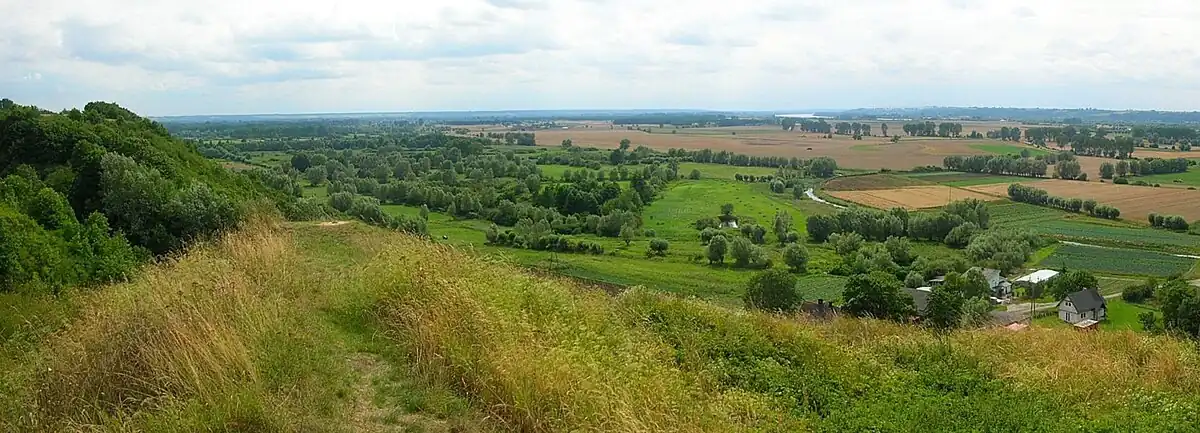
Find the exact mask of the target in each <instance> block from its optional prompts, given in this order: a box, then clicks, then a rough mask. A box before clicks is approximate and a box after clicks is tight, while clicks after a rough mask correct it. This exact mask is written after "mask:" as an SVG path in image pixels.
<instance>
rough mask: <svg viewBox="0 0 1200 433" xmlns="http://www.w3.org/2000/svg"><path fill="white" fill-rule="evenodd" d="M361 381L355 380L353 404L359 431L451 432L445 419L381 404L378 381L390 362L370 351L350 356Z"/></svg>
mask: <svg viewBox="0 0 1200 433" xmlns="http://www.w3.org/2000/svg"><path fill="white" fill-rule="evenodd" d="M348 362H349V364H350V368H351V369H352V370H353V371H354V372H355V373H356V376H357V377H358V381H357V382H355V384H354V403H353V404H352V405H351V407H350V414H349V419H350V424H351V426H353V428H352V430H353V431H356V432H372V433H382V432H410V431H420V432H433V433H440V432H449V431H450V428H449V426H448V424H447V423H446V421H443V420H439V419H436V418H433V417H429V416H424V415H419V414H412V413H405V414H399V415H397V411H398V410H399V407H398V406H397V407H388V406H391V405H389V404H384V405H381V404H379V402H378V400H377V399H376V398H375V396H376V394H377V391H376V388H375V386H376V384H377V383H381V382H383V381H386V380H387V378H388V375H389V373H390V372H391V366H389V365H388V364H387V363H386V362H384V361H382V360H380V359H379V357H377V356H375V355H372V354H368V353H355V354H354V355H352V356H351V357H350V359H349V360H348Z"/></svg>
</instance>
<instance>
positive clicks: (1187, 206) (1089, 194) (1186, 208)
mask: <svg viewBox="0 0 1200 433" xmlns="http://www.w3.org/2000/svg"><path fill="white" fill-rule="evenodd" d="M1021 183H1023V184H1025V185H1030V186H1035V187H1038V188H1041V189H1044V190H1046V191H1047V192H1049V193H1050V194H1052V195H1056V196H1060V197H1070V198H1082V199H1089V198H1090V199H1094V200H1096V201H1097V202H1099V203H1101V204H1107V205H1109V206H1114V207H1116V208H1117V209H1120V210H1121V218H1123V219H1127V220H1133V221H1139V222H1144V221H1145V220H1146V215H1149V214H1151V213H1160V214H1167V215H1182V216H1183V217H1185V218H1187V219H1188V221H1194V220H1197V219H1200V191H1193V190H1186V189H1181V188H1154V187H1148V186H1132V185H1116V184H1111V183H1099V182H1073V181H1068V180H1042V181H1033V182H1021ZM967 189H970V190H972V191H975V192H980V193H984V194H990V195H995V196H1001V197H1006V196H1007V195H1008V184H997V185H979V186H971V187H967Z"/></svg>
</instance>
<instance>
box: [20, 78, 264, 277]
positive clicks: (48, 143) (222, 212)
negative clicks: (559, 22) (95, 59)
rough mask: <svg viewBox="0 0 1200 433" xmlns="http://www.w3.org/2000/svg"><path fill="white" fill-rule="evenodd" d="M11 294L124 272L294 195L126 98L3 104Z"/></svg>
mask: <svg viewBox="0 0 1200 433" xmlns="http://www.w3.org/2000/svg"><path fill="white" fill-rule="evenodd" d="M0 176H3V177H4V180H3V186H2V187H0V190H2V191H0V226H2V228H0V250H11V251H7V252H4V253H0V280H2V281H0V291H3V290H9V289H15V288H17V289H19V288H30V289H34V290H36V289H39V288H49V289H58V288H61V287H65V286H69V285H73V284H87V283H98V282H105V281H112V280H114V279H119V278H121V277H122V276H124V275H126V274H127V272H129V270H130V269H132V267H133V266H135V264H136V263H138V262H139V261H140V260H142V259H144V258H146V257H148V256H150V255H151V254H154V255H164V254H169V253H172V252H176V251H179V250H180V249H182V248H183V247H184V246H186V245H187V244H188V243H190V242H191V241H193V240H196V239H200V238H206V237H209V236H212V235H214V234H218V233H220V232H222V231H224V230H227V229H231V228H233V227H235V226H236V225H237V224H238V223H239V221H240V220H241V218H242V216H243V214H244V212H245V211H244V209H243V208H244V206H243V204H242V203H243V202H244V201H246V200H250V199H253V198H258V197H264V196H265V197H270V198H273V199H277V200H280V201H286V200H285V198H284V197H282V196H281V195H273V194H269V193H268V189H267V188H265V187H262V186H260V185H256V184H255V183H254V182H253V181H252V180H251V179H250V178H247V177H242V176H238V175H235V174H232V173H229V172H227V171H225V170H223V169H221V168H220V167H219V166H217V165H216V164H214V163H212V162H210V161H208V160H206V159H204V157H203V156H201V155H200V154H199V153H197V152H195V151H193V150H191V149H190V148H189V147H188V146H187V145H186V144H185V143H181V142H180V141H178V140H176V139H174V138H172V137H171V136H170V135H169V134H168V132H167V130H166V129H165V128H163V127H162V125H160V124H158V123H156V122H154V121H151V120H148V119H144V118H141V117H139V116H137V115H136V114H134V113H132V112H130V111H128V110H126V109H124V108H121V107H120V106H118V105H116V104H111V103H104V102H92V103H89V104H87V105H86V106H85V107H84V109H83V110H74V109H73V110H66V111H63V112H61V113H50V112H46V111H43V110H40V109H38V108H36V107H26V106H21V105H17V104H14V103H12V101H9V100H7V99H6V100H3V101H0Z"/></svg>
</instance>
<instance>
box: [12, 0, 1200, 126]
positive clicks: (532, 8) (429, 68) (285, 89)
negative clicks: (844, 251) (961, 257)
mask: <svg viewBox="0 0 1200 433" xmlns="http://www.w3.org/2000/svg"><path fill="white" fill-rule="evenodd" d="M0 16H3V17H4V18H3V19H0V65H3V66H2V67H0V97H8V98H11V99H14V100H16V101H17V102H19V103H24V104H36V105H39V106H42V107H45V108H51V109H60V108H64V107H70V106H82V105H83V104H84V103H86V102H87V101H91V100H109V101H116V102H118V103H120V104H122V105H125V106H127V107H129V108H132V109H133V110H135V111H137V112H139V113H143V114H147V115H177V114H218V113H297V112H340V111H414V110H494V109H552V108H711V109H745V110H760V109H761V110H776V109H789V108H805V107H814V108H815V107H821V108H853V107H899V106H921V105H975V106H980V105H986V106H1022V107H1038V106H1041V107H1098V108H1141V109H1167V110H1200V44H1197V41H1200V26H1197V25H1196V23H1198V22H1200V2H1198V1H1196V0H1140V1H1127V0H838V1H832V0H739V1H707V0H703V1H702V0H677V1H658V0H656V1H644V0H424V1H417V0H390V1H358V0H337V1H328V0H322V1H310V0H203V1H193V0H188V1H181V0H88V1H72V0H47V1H21V0H0Z"/></svg>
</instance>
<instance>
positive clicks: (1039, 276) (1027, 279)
mask: <svg viewBox="0 0 1200 433" xmlns="http://www.w3.org/2000/svg"><path fill="white" fill-rule="evenodd" d="M1057 276H1058V271H1054V270H1050V269H1041V270H1038V271H1035V272H1033V273H1032V274H1029V275H1026V276H1024V277H1021V278H1017V279H1015V280H1013V282H1012V285H1013V286H1014V287H1024V288H1027V289H1033V288H1035V287H1040V286H1041V285H1042V284H1045V283H1046V282H1047V281H1050V279H1051V278H1054V277H1057Z"/></svg>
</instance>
